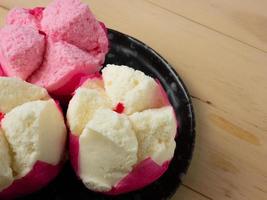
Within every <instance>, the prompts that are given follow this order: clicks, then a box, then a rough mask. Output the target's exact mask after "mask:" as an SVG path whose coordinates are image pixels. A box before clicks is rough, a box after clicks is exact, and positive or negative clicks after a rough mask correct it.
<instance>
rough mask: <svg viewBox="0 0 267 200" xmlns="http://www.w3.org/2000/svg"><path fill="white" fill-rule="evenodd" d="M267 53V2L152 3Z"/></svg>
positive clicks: (158, 0) (159, 0)
mask: <svg viewBox="0 0 267 200" xmlns="http://www.w3.org/2000/svg"><path fill="white" fill-rule="evenodd" d="M148 1H150V2H152V3H154V4H156V5H159V6H161V7H163V8H165V9H168V10H169V11H171V12H174V13H176V14H178V15H180V16H183V17H185V18H187V19H189V20H193V21H195V22H197V23H200V24H202V25H203V26H206V27H209V28H211V29H213V30H216V31H219V32H220V33H222V34H225V35H227V36H230V37H232V38H235V39H236V40H239V41H241V42H243V43H246V44H248V45H250V46H254V47H256V48H259V49H261V50H263V51H265V52H267V12H266V8H267V1H265V0H224V1H222V0H198V1H195V0H168V1H166V0H148Z"/></svg>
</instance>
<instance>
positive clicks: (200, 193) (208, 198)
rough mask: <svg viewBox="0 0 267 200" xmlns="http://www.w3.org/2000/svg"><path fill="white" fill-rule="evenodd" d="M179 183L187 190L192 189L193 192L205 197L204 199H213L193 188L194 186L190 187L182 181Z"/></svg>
mask: <svg viewBox="0 0 267 200" xmlns="http://www.w3.org/2000/svg"><path fill="white" fill-rule="evenodd" d="M181 185H182V186H184V187H186V188H187V189H189V190H191V191H193V192H195V193H197V194H199V195H200V196H202V197H204V198H206V199H209V200H213V199H212V198H211V197H209V196H207V195H205V194H203V193H201V192H199V191H197V190H195V189H194V188H192V187H190V186H188V185H185V184H183V183H182V184H181Z"/></svg>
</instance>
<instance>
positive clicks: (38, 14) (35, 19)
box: [6, 7, 44, 29]
mask: <svg viewBox="0 0 267 200" xmlns="http://www.w3.org/2000/svg"><path fill="white" fill-rule="evenodd" d="M43 10H44V8H41V7H37V8H34V9H26V8H13V9H12V10H10V11H9V13H8V15H7V18H6V24H14V25H29V26H32V27H33V28H36V29H40V21H41V19H42V12H43Z"/></svg>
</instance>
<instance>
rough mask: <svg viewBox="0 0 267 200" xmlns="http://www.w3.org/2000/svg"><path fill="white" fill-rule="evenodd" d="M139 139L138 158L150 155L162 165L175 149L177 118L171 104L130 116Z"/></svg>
mask: <svg viewBox="0 0 267 200" xmlns="http://www.w3.org/2000/svg"><path fill="white" fill-rule="evenodd" d="M130 120H131V123H132V125H133V128H134V130H135V133H136V136H137V140H138V145H139V147H138V159H139V161H142V160H144V159H146V158H148V157H151V158H153V160H154V161H155V162H157V163H158V164H159V165H162V164H163V162H164V161H166V160H170V159H171V158H172V156H173V153H174V149H175V146H176V144H175V141H174V137H175V134H176V120H175V117H174V113H173V109H172V107H171V106H166V107H163V108H158V109H149V110H145V111H143V112H138V113H134V114H133V115H131V116H130Z"/></svg>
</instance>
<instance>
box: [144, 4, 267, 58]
mask: <svg viewBox="0 0 267 200" xmlns="http://www.w3.org/2000/svg"><path fill="white" fill-rule="evenodd" d="M144 1H146V2H148V3H150V4H152V5H154V6H156V7H159V8H161V9H163V10H165V11H168V12H170V13H172V14H174V15H177V16H179V17H182V18H184V19H186V20H188V21H190V22H193V23H195V24H198V25H200V26H203V27H205V28H207V29H209V30H211V31H214V32H216V33H219V34H221V35H223V36H225V37H228V38H231V39H232V40H235V41H238V42H240V43H242V44H244V45H246V46H249V47H252V48H254V49H257V50H258V51H261V52H264V53H267V51H265V50H263V49H260V48H258V47H256V46H254V45H251V44H249V43H247V42H245V41H243V40H240V39H238V38H235V37H233V36H231V35H229V34H226V33H223V32H221V31H218V30H216V29H214V28H212V27H209V26H207V25H205V24H201V23H199V22H197V21H195V20H193V19H191V18H189V17H186V16H184V15H181V14H179V13H177V12H174V11H172V10H170V9H167V8H164V7H162V6H160V5H158V4H156V3H154V2H152V1H150V0H144Z"/></svg>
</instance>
